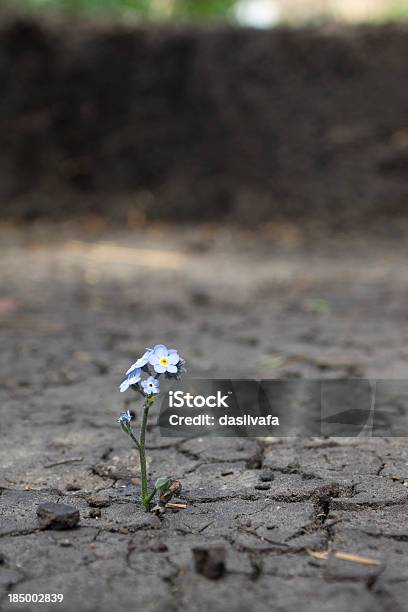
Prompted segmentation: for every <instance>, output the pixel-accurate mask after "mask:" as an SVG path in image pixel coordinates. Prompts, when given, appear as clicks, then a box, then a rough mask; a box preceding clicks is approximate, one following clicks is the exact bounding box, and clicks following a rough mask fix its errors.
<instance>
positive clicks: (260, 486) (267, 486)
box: [255, 482, 271, 491]
mask: <svg viewBox="0 0 408 612" xmlns="http://www.w3.org/2000/svg"><path fill="white" fill-rule="evenodd" d="M270 488H271V485H270V484H269V482H264V483H261V484H257V485H255V489H256V490H257V491H269V489H270Z"/></svg>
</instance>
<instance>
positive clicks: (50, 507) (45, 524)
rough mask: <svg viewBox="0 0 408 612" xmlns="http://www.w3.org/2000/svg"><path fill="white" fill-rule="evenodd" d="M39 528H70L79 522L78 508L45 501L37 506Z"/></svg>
mask: <svg viewBox="0 0 408 612" xmlns="http://www.w3.org/2000/svg"><path fill="white" fill-rule="evenodd" d="M37 516H38V520H39V523H40V529H72V528H73V527H76V525H78V523H79V510H78V508H75V506H70V505H68V504H56V503H54V502H45V503H44V504H40V505H39V506H38V508H37Z"/></svg>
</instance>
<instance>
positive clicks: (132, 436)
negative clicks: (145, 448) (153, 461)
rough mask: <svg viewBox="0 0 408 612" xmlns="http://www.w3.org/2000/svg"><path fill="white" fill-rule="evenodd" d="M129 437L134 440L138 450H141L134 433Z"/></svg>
mask: <svg viewBox="0 0 408 612" xmlns="http://www.w3.org/2000/svg"><path fill="white" fill-rule="evenodd" d="M129 436H130V437H131V438H132V440H133V442H134V443H135V444H136V448H137V449H138V450H140V445H139V442H138V441H137V439H136V438H135V436H134V435H133V434H132V432H130V434H129Z"/></svg>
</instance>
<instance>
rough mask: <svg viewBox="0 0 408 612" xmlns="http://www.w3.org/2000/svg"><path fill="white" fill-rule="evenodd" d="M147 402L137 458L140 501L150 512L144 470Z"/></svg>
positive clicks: (148, 405) (145, 471)
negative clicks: (138, 459)
mask: <svg viewBox="0 0 408 612" xmlns="http://www.w3.org/2000/svg"><path fill="white" fill-rule="evenodd" d="M149 407H150V404H149V400H148V399H146V402H145V405H144V410H143V420H142V426H141V429H140V440H139V457H140V474H141V477H142V501H143V505H144V507H145V509H146V510H147V511H149V510H150V499H149V493H148V491H147V470H146V455H145V439H146V426H147V415H148V414H149Z"/></svg>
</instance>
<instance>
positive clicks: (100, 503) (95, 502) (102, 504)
mask: <svg viewBox="0 0 408 612" xmlns="http://www.w3.org/2000/svg"><path fill="white" fill-rule="evenodd" d="M110 503H111V502H110V499H109V497H101V496H100V497H98V496H96V495H93V496H92V497H89V498H88V506H91V508H107V506H110Z"/></svg>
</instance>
